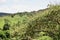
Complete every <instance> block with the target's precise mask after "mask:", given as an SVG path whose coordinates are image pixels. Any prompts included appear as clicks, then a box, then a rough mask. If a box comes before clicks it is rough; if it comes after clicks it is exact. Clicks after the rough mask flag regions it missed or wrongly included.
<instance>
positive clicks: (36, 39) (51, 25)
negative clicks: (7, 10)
mask: <svg viewBox="0 0 60 40" xmlns="http://www.w3.org/2000/svg"><path fill="white" fill-rule="evenodd" d="M0 40H60V5H55V6H50V7H49V8H47V9H44V10H39V11H34V12H23V13H17V14H12V15H7V16H3V17H0Z"/></svg>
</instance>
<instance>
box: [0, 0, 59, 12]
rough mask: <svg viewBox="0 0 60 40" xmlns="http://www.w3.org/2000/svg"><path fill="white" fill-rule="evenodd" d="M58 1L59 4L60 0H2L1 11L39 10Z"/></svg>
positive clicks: (0, 2) (0, 1) (0, 0)
mask: <svg viewBox="0 0 60 40" xmlns="http://www.w3.org/2000/svg"><path fill="white" fill-rule="evenodd" d="M56 3H57V4H59V3H60V0H0V12H5V13H16V12H24V11H28V12H30V11H37V10H40V9H45V8H47V5H48V4H56Z"/></svg>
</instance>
